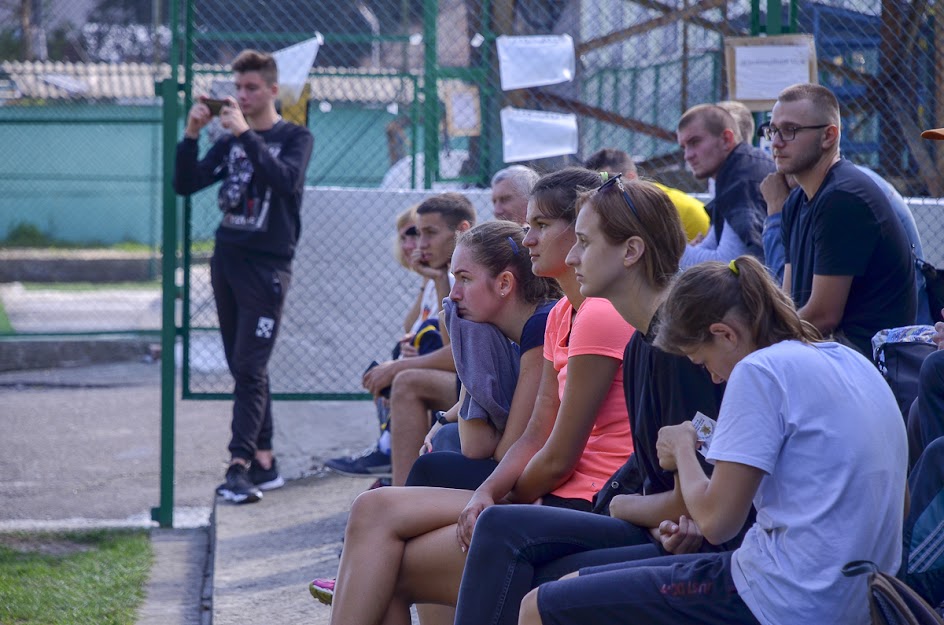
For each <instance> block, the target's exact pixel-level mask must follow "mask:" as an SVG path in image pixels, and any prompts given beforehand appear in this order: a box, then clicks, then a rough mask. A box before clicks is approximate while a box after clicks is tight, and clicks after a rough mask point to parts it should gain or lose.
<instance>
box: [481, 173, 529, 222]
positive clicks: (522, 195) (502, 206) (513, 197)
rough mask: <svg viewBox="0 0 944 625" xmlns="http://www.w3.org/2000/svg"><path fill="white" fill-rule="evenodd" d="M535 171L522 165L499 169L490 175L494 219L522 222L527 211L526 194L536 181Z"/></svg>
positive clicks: (524, 220)
mask: <svg viewBox="0 0 944 625" xmlns="http://www.w3.org/2000/svg"><path fill="white" fill-rule="evenodd" d="M539 177H540V176H538V174H537V172H536V171H534V170H533V169H531V168H529V167H525V166H524V165H512V166H511V167H506V168H505V169H500V170H498V172H496V173H495V175H494V176H493V177H492V206H493V207H494V209H495V219H504V220H506V221H513V222H515V223H519V224H524V223H525V222H526V218H525V215H526V214H527V212H528V196H530V195H531V187H533V186H534V183H535V182H537V181H538V178H539Z"/></svg>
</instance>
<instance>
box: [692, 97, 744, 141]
mask: <svg viewBox="0 0 944 625" xmlns="http://www.w3.org/2000/svg"><path fill="white" fill-rule="evenodd" d="M695 120H700V121H701V123H702V124H703V125H704V127H705V130H707V131H708V134H710V135H711V136H712V137H720V136H721V133H723V132H724V131H725V130H731V132H733V133H735V134H740V131H739V130H738V125H737V121H736V120H735V119H734V116H733V115H731V113H729V112H727V111H726V110H724V109H723V108H721V107H720V106H717V105H715V104H699V105H697V106H693V107H692V108H690V109H688V110H687V111H685V114H684V115H682V118H681V119H680V120H679V122H678V127H677V129H678V130H682V129H683V128H685V127H686V126H688V125H689V124H691V123H693V122H694V121H695Z"/></svg>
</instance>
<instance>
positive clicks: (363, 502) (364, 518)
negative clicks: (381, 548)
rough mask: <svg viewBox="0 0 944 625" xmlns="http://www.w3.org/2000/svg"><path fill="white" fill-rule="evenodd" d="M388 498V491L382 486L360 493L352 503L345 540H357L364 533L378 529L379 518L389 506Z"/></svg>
mask: <svg viewBox="0 0 944 625" xmlns="http://www.w3.org/2000/svg"><path fill="white" fill-rule="evenodd" d="M387 499H388V497H387V496H386V493H385V492H383V489H380V488H378V489H374V490H369V491H366V492H363V493H361V494H360V495H358V496H357V498H355V499H354V503H352V504H351V513H350V515H348V520H347V529H346V532H345V533H346V537H345V541H347V542H350V541H352V540H355V539H356V537H357V536H359V535H361V534H363V533H374V532H375V531H376V530H377V529H378V525H377V519H378V518H383V516H384V511H385V510H386V509H387V508H388V503H387V501H386V500H387Z"/></svg>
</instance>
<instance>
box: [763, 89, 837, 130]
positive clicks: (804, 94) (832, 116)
mask: <svg viewBox="0 0 944 625" xmlns="http://www.w3.org/2000/svg"><path fill="white" fill-rule="evenodd" d="M800 100H807V101H809V102H811V103H812V104H813V109H814V110H816V111H818V112H820V113H823V114H825V117H826V119H825V120H824V121H826V122H828V123H830V124H833V125H834V126H839V124H840V119H841V118H840V115H839V100H837V99H836V94H834V93H833V92H832V91H830V90H829V89H827V88H826V87H823V86H822V85H814V84H812V83H798V84H796V85H790V86H789V87H787V88H786V89H784V90H783V91H781V92H780V95H778V96H777V101H778V102H799V101H800Z"/></svg>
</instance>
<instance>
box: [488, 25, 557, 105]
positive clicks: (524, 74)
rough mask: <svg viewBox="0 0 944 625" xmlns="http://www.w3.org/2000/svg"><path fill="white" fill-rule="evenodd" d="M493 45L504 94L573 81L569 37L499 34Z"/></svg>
mask: <svg viewBox="0 0 944 625" xmlns="http://www.w3.org/2000/svg"><path fill="white" fill-rule="evenodd" d="M495 43H496V44H497V45H498V71H499V74H500V76H501V86H502V89H504V90H505V91H509V90H511V89H525V88H527V87H541V86H543V85H556V84H558V83H562V82H569V81H571V80H573V79H574V67H575V61H574V40H573V39H572V38H571V36H570V35H538V36H527V37H509V36H506V35H502V36H501V37H498V38H497V39H496V40H495Z"/></svg>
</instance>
